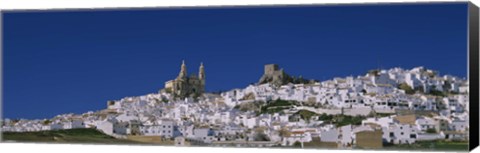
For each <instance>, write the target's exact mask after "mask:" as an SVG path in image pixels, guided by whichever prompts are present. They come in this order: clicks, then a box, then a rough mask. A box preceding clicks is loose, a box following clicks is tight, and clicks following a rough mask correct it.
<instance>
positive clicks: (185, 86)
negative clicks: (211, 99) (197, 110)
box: [165, 61, 205, 98]
mask: <svg viewBox="0 0 480 153" xmlns="http://www.w3.org/2000/svg"><path fill="white" fill-rule="evenodd" d="M165 91H167V92H170V93H172V95H173V96H174V97H175V98H185V97H198V96H200V95H202V94H203V93H204V92H205V69H204V67H203V63H200V69H199V72H198V76H196V75H194V74H192V75H190V76H187V66H186V65H185V61H182V66H181V69H180V73H179V74H178V76H177V78H175V79H173V80H169V81H167V82H165Z"/></svg>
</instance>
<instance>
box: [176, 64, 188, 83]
mask: <svg viewBox="0 0 480 153" xmlns="http://www.w3.org/2000/svg"><path fill="white" fill-rule="evenodd" d="M186 77H187V66H186V65H185V60H182V67H181V69H180V73H179V74H178V78H179V79H184V78H186Z"/></svg>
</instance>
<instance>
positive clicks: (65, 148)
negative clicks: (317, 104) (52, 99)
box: [0, 0, 480, 153]
mask: <svg viewBox="0 0 480 153" xmlns="http://www.w3.org/2000/svg"><path fill="white" fill-rule="evenodd" d="M452 1H456V2H464V0H433V1H428V0H164V1H154V0H0V10H1V11H11V10H16V11H21V10H63V9H93V8H100V9H101V8H109V9H111V8H145V7H148V8H153V7H159V8H162V7H180V6H183V7H185V6H187V7H191V6H246V5H292V4H294V5H305V4H351V3H355V4H359V3H412V2H452ZM479 1H480V0H472V2H473V3H474V4H477V6H479V4H480V3H479ZM2 21H3V20H2V18H1V16H0V24H1V22H2ZM0 29H1V25H0ZM2 30H3V29H2ZM0 34H1V32H0ZM2 42H3V41H2V37H1V36H0V47H1V43H2ZM1 55H2V54H0V62H2V63H3V61H1V60H2V56H1ZM1 73H2V72H0V75H1ZM1 77H2V76H0V80H2V81H3V79H2V78H1ZM0 90H1V86H0ZM2 93H3V92H2ZM0 96H1V93H0ZM1 106H2V105H1V103H0V117H1V109H2V107H1ZM0 150H1V151H2V152H48V153H56V152H58V153H65V152H82V153H83V152H90V151H93V152H109V153H110V152H112V153H113V152H115V153H131V152H136V153H140V152H141V153H147V152H195V153H200V152H202V153H203V152H208V153H225V152H228V153H245V152H249V151H250V152H251V151H253V152H262V153H291V152H293V151H295V152H298V153H314V152H332V151H335V152H349V153H375V152H387V151H371V150H319V149H304V150H300V149H295V150H293V149H269V148H266V149H257V148H214V147H212V148H211V147H160V146H129V145H74V144H32V143H0ZM388 152H391V153H401V151H388ZM409 152H410V153H414V152H412V151H409ZM417 152H418V151H417ZM474 152H476V153H480V149H476V150H475V151H474ZM418 153H425V152H418Z"/></svg>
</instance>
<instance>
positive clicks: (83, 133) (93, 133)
mask: <svg viewBox="0 0 480 153" xmlns="http://www.w3.org/2000/svg"><path fill="white" fill-rule="evenodd" d="M2 140H3V141H16V142H58V143H103V144H105V143H106V144H145V143H139V142H135V141H129V140H122V139H116V138H114V137H111V136H108V135H106V134H104V133H102V132H100V131H97V130H95V129H69V130H55V131H39V132H4V133H3V138H2Z"/></svg>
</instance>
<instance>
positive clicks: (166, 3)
mask: <svg viewBox="0 0 480 153" xmlns="http://www.w3.org/2000/svg"><path fill="white" fill-rule="evenodd" d="M452 1H455V2H465V1H466V0H430V1H428V0H163V1H155V0H0V9H3V10H13V9H16V10H45V9H79V8H83V9H91V8H141V7H178V6H245V5H287V4H288V5H292V4H349V3H413V2H452ZM474 1H478V0H474Z"/></svg>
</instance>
